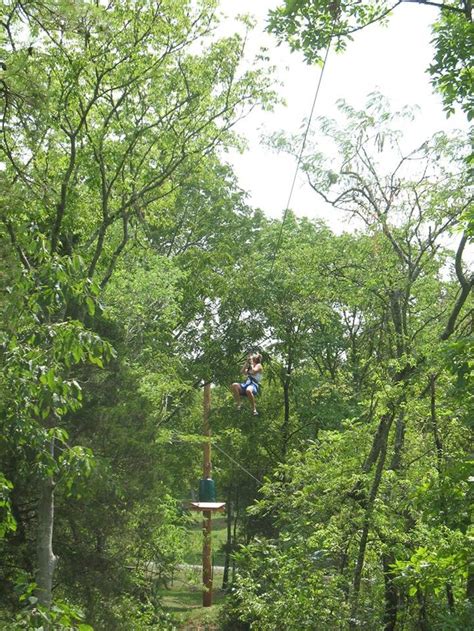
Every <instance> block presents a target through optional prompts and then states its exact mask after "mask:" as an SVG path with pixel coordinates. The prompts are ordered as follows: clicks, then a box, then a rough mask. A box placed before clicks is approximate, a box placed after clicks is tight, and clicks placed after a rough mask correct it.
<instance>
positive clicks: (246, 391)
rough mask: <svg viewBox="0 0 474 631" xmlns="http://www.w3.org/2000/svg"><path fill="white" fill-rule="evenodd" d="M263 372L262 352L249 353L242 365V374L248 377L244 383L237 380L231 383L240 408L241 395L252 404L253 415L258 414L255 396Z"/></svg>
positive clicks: (235, 399)
mask: <svg viewBox="0 0 474 631" xmlns="http://www.w3.org/2000/svg"><path fill="white" fill-rule="evenodd" d="M262 372H263V366H262V356H261V355H260V353H255V354H254V355H249V356H248V357H247V360H246V362H245V364H244V365H243V367H242V374H244V375H246V377H247V378H246V379H245V381H244V382H242V383H237V382H235V383H233V384H232V385H231V390H232V394H233V397H234V401H235V403H236V405H237V409H238V410H240V409H241V407H242V400H241V397H247V399H248V400H249V401H250V405H251V406H252V413H253V415H254V416H258V412H257V405H256V400H255V397H256V396H257V394H258V392H259V389H260V382H261V380H262Z"/></svg>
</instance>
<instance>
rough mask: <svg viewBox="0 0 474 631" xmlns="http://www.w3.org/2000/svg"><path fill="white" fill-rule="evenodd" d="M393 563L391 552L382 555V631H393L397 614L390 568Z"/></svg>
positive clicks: (395, 594)
mask: <svg viewBox="0 0 474 631" xmlns="http://www.w3.org/2000/svg"><path fill="white" fill-rule="evenodd" d="M394 562H395V557H394V556H393V554H392V553H391V552H388V553H386V554H382V565H383V572H384V580H385V586H384V588H385V591H384V596H385V611H384V616H383V624H384V631H395V627H396V625H397V613H398V590H397V588H396V586H395V583H394V582H393V571H392V570H391V568H390V566H391V565H393V563H394Z"/></svg>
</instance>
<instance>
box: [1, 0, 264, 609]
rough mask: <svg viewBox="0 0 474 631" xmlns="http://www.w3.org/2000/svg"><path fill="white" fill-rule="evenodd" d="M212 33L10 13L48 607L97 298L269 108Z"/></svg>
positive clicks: (22, 395)
mask: <svg viewBox="0 0 474 631" xmlns="http://www.w3.org/2000/svg"><path fill="white" fill-rule="evenodd" d="M215 24H216V17H215V3H214V2H212V1H209V2H208V1H203V2H200V3H198V4H195V3H189V2H186V1H184V0H183V1H181V2H178V3H177V2H166V3H161V4H160V5H156V4H154V3H150V2H146V1H144V2H140V3H138V4H137V3H135V2H125V3H124V2H112V3H109V4H108V5H107V6H102V5H97V4H91V3H88V2H81V3H75V4H74V5H71V4H70V3H69V2H61V3H59V4H58V3H46V4H45V3H36V2H32V3H27V4H25V3H13V4H11V5H10V6H9V7H8V8H7V10H6V11H5V12H4V16H3V21H2V27H3V28H4V30H5V33H6V36H7V37H6V44H5V47H4V50H3V52H4V53H5V66H6V68H4V71H5V72H4V76H3V78H2V84H1V85H2V90H3V114H4V115H3V118H2V137H3V151H4V156H3V158H4V160H5V163H6V169H5V171H3V172H2V173H1V190H2V198H4V199H7V201H8V203H7V204H6V205H5V209H4V211H3V213H2V218H1V219H2V240H3V241H4V243H6V244H8V245H5V248H7V249H8V253H9V254H8V256H11V257H13V258H16V268H15V270H14V272H13V274H12V280H13V282H14V283H16V291H15V292H14V298H15V299H14V300H11V301H10V304H9V307H12V309H11V311H9V314H10V318H11V319H10V321H9V322H8V326H7V328H6V330H5V335H4V337H5V338H8V339H5V344H4V353H5V357H6V359H5V361H6V362H7V368H8V374H9V379H10V380H11V383H14V382H15V375H16V376H17V377H18V375H20V374H21V375H23V376H24V379H23V381H21V382H19V381H18V379H16V383H18V384H19V385H18V387H16V388H15V389H12V390H11V391H10V392H7V393H6V397H5V401H4V402H3V405H4V408H5V410H6V414H5V415H4V417H3V422H4V429H5V430H8V431H6V435H7V436H12V438H13V440H12V442H11V444H10V443H8V449H17V448H18V445H19V446H20V447H21V446H23V447H22V456H24V458H25V461H26V462H28V463H30V465H32V466H33V469H34V470H35V471H36V473H37V484H38V493H39V496H40V497H42V498H43V499H42V500H41V502H40V503H39V504H38V506H39V507H43V508H42V509H41V510H39V512H38V533H43V536H41V537H40V536H38V538H37V541H38V566H39V573H38V594H39V598H40V602H41V603H42V604H44V605H45V606H46V607H48V606H49V604H50V601H51V582H52V576H53V572H54V564H55V555H54V553H53V549H52V533H53V523H54V499H53V498H54V478H55V475H56V473H57V469H58V467H59V463H60V462H62V463H63V464H64V467H65V469H66V470H69V471H70V472H71V475H73V471H74V466H73V465H72V463H71V459H72V460H74V458H76V459H78V458H79V457H81V458H82V456H84V452H83V451H82V450H81V448H80V446H74V447H72V448H71V447H70V446H69V443H68V436H69V433H70V431H71V427H70V422H71V413H72V412H76V411H77V409H78V407H79V406H80V399H81V396H82V393H81V389H80V387H79V385H78V382H77V380H76V379H75V378H74V377H75V371H76V370H77V367H78V365H79V364H81V363H84V362H85V363H90V362H92V363H96V364H99V365H102V363H103V362H104V361H105V360H106V359H107V357H110V355H111V349H110V346H109V345H108V344H107V343H106V342H104V341H102V340H101V338H100V336H98V335H96V334H95V332H94V326H95V324H94V318H96V317H97V315H98V311H99V305H98V299H99V297H100V296H101V295H102V292H103V291H104V289H105V288H106V286H107V284H108V283H109V281H110V279H111V278H112V275H113V272H114V270H115V269H116V267H117V265H118V262H119V261H120V258H121V257H122V256H123V255H124V253H125V252H126V251H127V248H129V247H130V243H132V242H135V239H136V237H137V236H141V237H142V238H143V237H144V238H147V237H146V233H145V234H144V226H145V225H147V224H149V223H153V222H154V221H156V220H157V219H158V218H159V217H163V216H165V215H166V213H167V212H168V208H169V205H170V200H172V198H173V195H175V194H176V192H177V191H179V189H180V187H181V185H182V184H183V183H184V182H185V181H186V179H187V177H188V175H187V174H189V172H192V170H193V169H196V168H198V167H199V164H200V162H201V161H202V160H203V159H204V158H205V156H207V155H210V154H212V153H213V152H215V151H216V149H217V147H219V146H221V145H228V144H230V143H232V142H234V136H233V133H232V126H233V125H234V123H235V121H236V120H237V119H238V118H239V117H241V116H242V115H244V114H245V113H246V112H248V111H249V110H251V109H252V107H254V105H255V104H257V103H259V104H262V105H263V106H269V105H270V103H271V101H272V99H273V96H272V93H271V91H270V90H269V79H268V78H267V77H266V74H265V73H264V72H263V71H262V70H261V69H260V68H259V67H258V66H255V67H254V68H253V69H252V70H250V71H247V72H241V71H240V70H239V63H240V59H241V56H242V54H243V40H242V38H241V37H239V36H238V35H234V36H231V37H229V38H226V39H220V40H219V39H216V38H215V37H214V36H213V29H214V27H215ZM25 40H28V46H25V45H24V42H25ZM27 309H28V310H29V312H30V315H27V311H26V310H27ZM38 379H39V382H38ZM20 412H21V414H20ZM16 424H18V427H19V428H20V431H21V432H22V436H23V437H22V441H21V442H20V443H18V441H17V439H16V437H14V436H13V435H12V434H11V428H12V427H14V426H16ZM25 445H28V446H29V447H32V448H33V449H32V451H30V449H26V447H25ZM60 454H62V455H60ZM88 460H89V459H88V458H83V461H84V463H87V462H88ZM85 466H87V465H85Z"/></svg>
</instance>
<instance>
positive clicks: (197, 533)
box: [185, 513, 227, 565]
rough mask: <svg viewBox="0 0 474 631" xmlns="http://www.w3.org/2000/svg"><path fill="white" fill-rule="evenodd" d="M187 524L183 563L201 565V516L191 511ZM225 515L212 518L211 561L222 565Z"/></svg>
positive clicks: (225, 534)
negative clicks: (189, 520) (187, 538)
mask: <svg viewBox="0 0 474 631" xmlns="http://www.w3.org/2000/svg"><path fill="white" fill-rule="evenodd" d="M191 519H192V521H191V524H190V526H189V548H188V552H187V554H186V555H185V563H189V564H190V565H201V563H202V516H201V513H193V514H192V516H191ZM226 527H227V526H226V519H225V517H215V518H213V520H212V563H213V565H224V559H225V554H224V551H223V546H224V544H225V542H226V540H227V531H226Z"/></svg>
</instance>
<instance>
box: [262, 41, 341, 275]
mask: <svg viewBox="0 0 474 631" xmlns="http://www.w3.org/2000/svg"><path fill="white" fill-rule="evenodd" d="M331 42H332V35H331V37H330V38H329V43H328V45H327V48H326V53H325V55H324V59H323V65H322V67H321V73H320V75H319V80H318V84H317V86H316V91H315V93H314V98H313V103H312V105H311V111H310V114H309V118H308V123H307V125H306V129H305V132H304V136H303V142H302V143H301V149H300V153H299V156H298V160H297V162H296V168H295V174H294V176H293V181H292V183H291V188H290V194H289V195H288V201H287V202H286V206H285V210H284V212H283V218H282V221H281V226H280V232H279V234H278V240H277V244H276V248H275V250H274V252H273V257H272V264H271V266H270V272H269V274H268V276H269V277H270V276H271V274H272V272H273V267H274V265H275V260H276V257H277V254H278V251H279V249H280V246H281V242H282V239H283V227H284V225H285V220H286V217H287V215H288V210H289V209H290V203H291V198H292V197H293V191H294V190H295V185H296V179H297V177H298V171H299V168H300V164H301V158H302V157H303V151H304V148H305V146H306V139H307V138H308V133H309V129H310V126H311V121H312V118H313V114H314V108H315V106H316V101H317V100H318V95H319V90H320V88H321V83H322V80H323V76H324V70H325V68H326V62H327V59H328V55H329V49H330V48H331Z"/></svg>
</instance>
